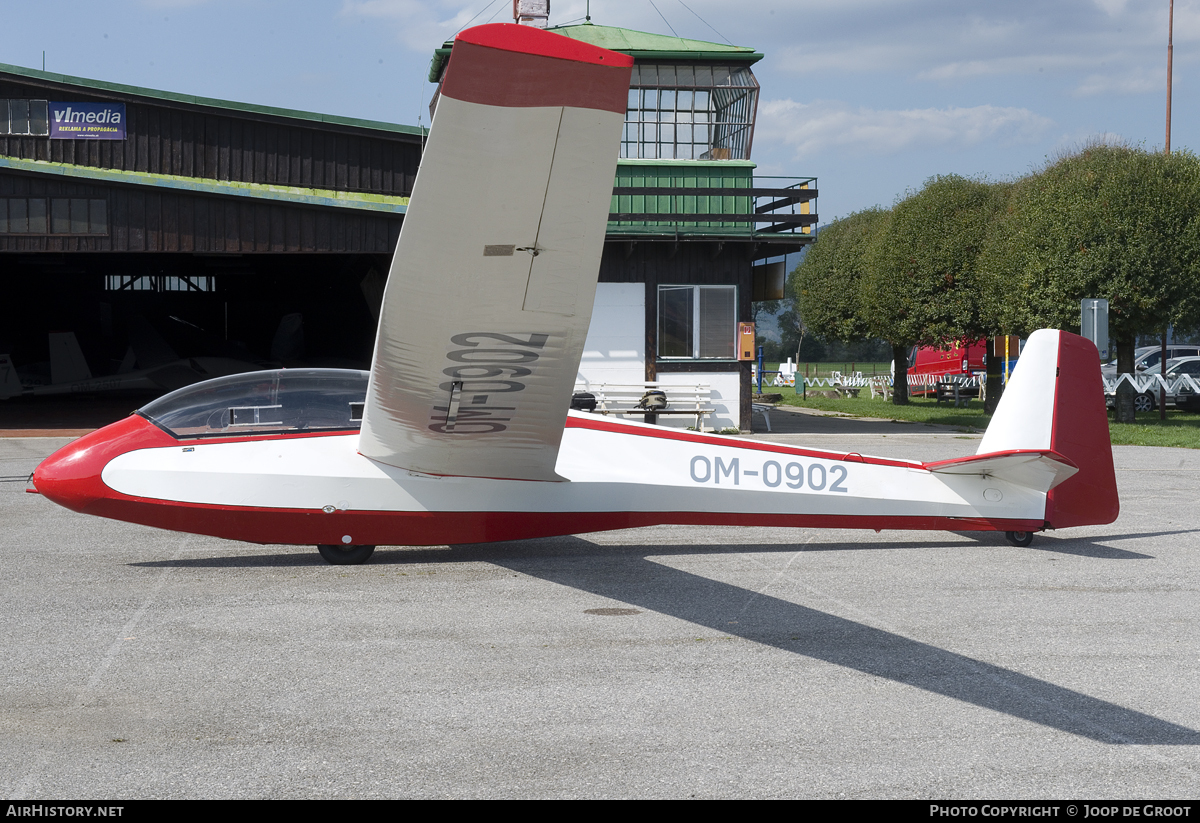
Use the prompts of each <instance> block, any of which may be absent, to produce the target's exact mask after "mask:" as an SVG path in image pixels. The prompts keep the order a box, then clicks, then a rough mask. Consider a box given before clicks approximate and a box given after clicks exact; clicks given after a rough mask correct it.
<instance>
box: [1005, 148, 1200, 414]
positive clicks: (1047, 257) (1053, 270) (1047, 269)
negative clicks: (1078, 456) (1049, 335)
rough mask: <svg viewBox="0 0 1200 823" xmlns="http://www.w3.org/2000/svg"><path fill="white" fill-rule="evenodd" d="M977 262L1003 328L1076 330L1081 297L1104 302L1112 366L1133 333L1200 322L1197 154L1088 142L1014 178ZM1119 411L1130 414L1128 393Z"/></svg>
mask: <svg viewBox="0 0 1200 823" xmlns="http://www.w3.org/2000/svg"><path fill="white" fill-rule="evenodd" d="M995 228H996V230H995V232H994V234H993V235H992V237H991V239H990V241H989V244H988V248H987V250H986V252H985V255H984V259H985V261H986V267H987V269H988V270H989V273H990V275H991V288H990V292H991V294H993V295H1001V296H1002V295H1003V294H1005V293H1008V294H1015V295H1019V297H1018V298H1014V299H1002V298H1001V299H998V300H995V301H994V305H995V310H996V312H995V316H996V320H997V322H998V324H999V325H1001V326H1003V327H1004V330H1005V331H1008V332H1011V333H1018V334H1026V333H1029V332H1031V331H1033V330H1034V329H1038V328H1042V327H1053V328H1065V329H1072V330H1075V331H1078V330H1079V300H1080V299H1081V298H1084V297H1102V298H1107V299H1108V301H1109V338H1110V339H1111V340H1112V341H1114V342H1115V343H1116V347H1117V362H1118V370H1119V371H1122V372H1127V371H1132V370H1133V349H1134V345H1135V342H1136V336H1137V334H1138V333H1140V332H1162V331H1165V330H1166V328H1167V327H1168V326H1170V325H1173V326H1176V327H1177V328H1181V329H1190V328H1194V327H1195V326H1196V325H1197V324H1198V321H1200V305H1198V300H1200V159H1197V157H1196V156H1195V155H1194V154H1191V153H1190V152H1186V151H1182V152H1176V153H1173V154H1170V155H1164V154H1157V153H1150V152H1146V151H1144V150H1142V149H1135V148H1130V147H1127V146H1109V145H1092V146H1088V147H1085V148H1084V149H1083V150H1081V151H1079V152H1077V153H1075V154H1071V155H1069V156H1066V157H1063V158H1060V159H1058V160H1057V161H1055V162H1053V163H1051V164H1050V165H1048V166H1047V167H1046V168H1045V169H1044V170H1043V171H1042V172H1040V173H1039V174H1036V175H1033V176H1031V177H1029V178H1026V179H1024V180H1022V181H1021V182H1020V183H1019V184H1018V185H1017V186H1016V188H1015V191H1014V192H1013V196H1012V198H1011V200H1010V206H1009V208H1008V210H1007V211H1006V213H1005V214H1004V216H1003V218H1002V219H1001V220H1000V221H998V222H997V224H996V227H995ZM1117 419H1118V420H1120V421H1122V422H1133V392H1132V390H1131V389H1129V388H1128V387H1127V386H1123V387H1122V390H1121V391H1120V392H1119V393H1118V404H1117Z"/></svg>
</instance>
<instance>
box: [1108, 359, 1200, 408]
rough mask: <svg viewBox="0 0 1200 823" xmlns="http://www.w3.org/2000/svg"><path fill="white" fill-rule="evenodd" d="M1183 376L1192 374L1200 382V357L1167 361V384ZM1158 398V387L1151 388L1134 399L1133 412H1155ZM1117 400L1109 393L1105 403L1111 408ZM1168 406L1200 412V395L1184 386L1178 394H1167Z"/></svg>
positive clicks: (1154, 371)
mask: <svg viewBox="0 0 1200 823" xmlns="http://www.w3.org/2000/svg"><path fill="white" fill-rule="evenodd" d="M1170 348H1184V349H1187V348H1191V349H1195V348H1196V347H1195V346H1177V347H1170V346H1168V349H1170ZM1154 365H1155V366H1157V365H1158V361H1157V360H1156V361H1155V363H1154ZM1146 371H1148V370H1147V369H1143V370H1142V372H1143V373H1145V372H1146ZM1156 372H1157V369H1155V370H1153V371H1151V372H1150V373H1151V374H1154V373H1156ZM1181 374H1190V375H1192V378H1193V379H1195V380H1197V382H1200V357H1198V356H1195V355H1190V356H1187V357H1177V358H1174V359H1171V360H1168V361H1167V383H1171V382H1172V381H1174V380H1175V378H1177V377H1179V375H1181ZM1158 396H1159V390H1158V388H1157V387H1156V388H1151V389H1149V390H1147V391H1144V392H1142V393H1141V394H1139V395H1137V396H1136V397H1134V398H1133V410H1134V411H1137V412H1148V411H1154V410H1155V409H1157V408H1158ZM1116 399H1117V398H1116V395H1115V394H1113V393H1111V392H1110V393H1107V394H1106V395H1105V401H1106V402H1107V403H1108V406H1109V407H1110V408H1111V407H1112V406H1114V405H1115V404H1116ZM1167 405H1168V406H1172V405H1173V406H1175V408H1177V409H1186V410H1188V411H1200V395H1197V394H1196V393H1195V392H1193V391H1192V390H1191V389H1189V388H1188V387H1187V386H1184V387H1182V388H1181V389H1180V391H1179V393H1178V394H1167Z"/></svg>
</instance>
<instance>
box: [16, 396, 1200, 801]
mask: <svg viewBox="0 0 1200 823" xmlns="http://www.w3.org/2000/svg"><path fill="white" fill-rule="evenodd" d="M772 414H773V416H772V424H773V428H776V430H777V432H779V431H782V430H781V429H780V428H779V427H777V426H776V425H774V424H775V423H776V417H775V413H772ZM779 419H780V420H783V419H784V418H782V417H780V418H779ZM787 420H788V421H789V425H788V426H785V427H783V428H784V429H787V431H785V432H783V433H777V434H774V435H771V437H772V439H777V440H779V441H780V442H787V443H794V444H806V445H810V446H815V447H818V448H829V449H834V450H839V449H840V450H848V451H857V452H860V453H864V454H877V455H883V456H895V457H908V458H917V459H927V460H932V459H943V458H948V457H954V456H958V455H963V454H969V453H973V452H974V451H975V449H976V448H977V447H978V436H977V435H970V434H965V433H961V432H955V431H953V430H935V429H931V428H930V427H920V426H911V425H910V426H904V425H898V424H891V423H888V424H882V427H881V426H879V425H877V426H870V425H865V424H864V423H863V422H862V421H859V423H851V422H850V421H845V422H844V425H843V428H841V429H840V430H839V429H838V428H837V425H838V424H837V423H836V421H834V422H830V421H828V420H822V421H816V420H804V419H799V420H795V419H792V418H787ZM822 426H827V427H832V428H830V429H829V430H826V429H822V428H821V427H822ZM880 429H881V430H880ZM756 436H757V437H764V436H765V435H756ZM65 442H67V440H66V438H48V437H23V438H9V439H0V544H2V551H3V557H4V565H5V574H4V576H3V578H2V581H0V636H2V638H3V640H2V641H0V642H2V646H0V648H2V649H3V656H4V665H3V679H2V686H0V689H2V692H0V734H2V735H3V740H4V745H3V746H0V794H2V795H3V796H4V797H6V798H9V799H12V800H17V799H23V798H30V799H36V798H59V799H62V798H80V799H83V798H87V799H107V798H112V799H132V798H191V797H204V798H396V797H445V798H475V797H479V798H485V797H486V798H494V797H505V798H507V797H513V798H517V797H537V798H542V797H545V798H551V797H553V798H584V797H588V798H590V797H605V798H612V797H663V798H681V797H682V798H687V797H728V798H740V797H764V798H765V797H772V798H773V797H780V798H843V797H845V798H884V797H898V798H947V799H950V798H1037V799H1042V798H1059V799H1076V798H1194V797H1196V796H1198V795H1200V654H1198V652H1200V629H1198V627H1197V620H1196V614H1197V611H1198V606H1200V510H1198V509H1200V507H1197V505H1196V489H1197V480H1198V479H1200V452H1195V451H1189V450H1182V449H1158V448H1138V447H1126V446H1123V447H1118V448H1116V449H1115V450H1114V451H1115V455H1116V462H1117V467H1118V471H1117V478H1118V484H1119V486H1120V491H1121V504H1122V514H1121V517H1120V518H1119V519H1118V520H1117V522H1116V523H1114V524H1112V525H1110V526H1103V527H1090V528H1081V529H1073V530H1065V531H1062V532H1056V533H1050V534H1046V535H1039V536H1038V537H1037V538H1036V539H1035V541H1034V543H1033V545H1032V546H1030V547H1028V548H1023V549H1019V548H1013V547H1011V546H1009V545H1008V544H1007V543H1006V542H1005V541H1004V538H1003V536H1002V535H994V534H984V535H980V534H950V533H944V532H894V531H885V532H882V533H875V532H873V531H866V532H857V531H833V530H816V529H813V530H802V529H771V528H740V529H739V528H701V527H675V526H663V527H656V528H646V529H636V530H628V531H619V532H607V533H599V534H585V535H578V536H574V537H565V538H554V539H544V540H531V541H521V542H511V543H502V544H492V545H475V546H455V547H437V548H403V547H394V548H389V547H381V548H380V549H379V550H377V551H376V553H375V555H374V557H373V558H372V561H371V562H370V563H369V564H367V565H364V566H357V567H334V566H328V565H326V564H325V563H324V562H323V561H321V559H320V558H319V556H318V555H317V553H316V551H315V550H314V549H311V548H296V547H270V546H258V545H251V544H244V543H234V542H227V541H222V540H217V539H214V538H206V537H197V536H188V535H181V534H175V533H170V532H162V531H156V530H153V529H149V528H145V527H141V526H134V525H129V524H124V523H118V522H114V521H107V520H100V519H96V518H89V517H85V516H82V515H77V514H74V513H72V512H69V511H67V510H65V509H61V508H58V507H56V506H55V505H53V504H52V503H50V502H49V501H47V500H46V499H44V498H42V497H40V496H39V495H34V494H26V493H25V485H26V484H25V480H24V478H25V477H26V476H27V475H28V474H29V472H30V471H32V469H33V467H34V466H35V465H36V463H37V462H38V461H39V460H40V459H41V458H42V457H44V456H46V455H48V454H49V453H50V452H51V451H53V450H54V449H55V448H56V447H57V446H58V445H61V444H62V443H65Z"/></svg>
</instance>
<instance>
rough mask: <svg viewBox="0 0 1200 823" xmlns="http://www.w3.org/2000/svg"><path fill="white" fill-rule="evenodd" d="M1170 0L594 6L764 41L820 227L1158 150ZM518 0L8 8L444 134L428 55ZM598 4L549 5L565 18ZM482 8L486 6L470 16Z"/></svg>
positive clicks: (58, 32)
mask: <svg viewBox="0 0 1200 823" xmlns="http://www.w3.org/2000/svg"><path fill="white" fill-rule="evenodd" d="M1167 9H1168V0H1055V2H1045V0H1008V2H1004V3H996V2H977V0H953V1H951V0H840V2H837V3H831V2H829V0H790V1H789V0H744V2H741V3H730V2H728V0H653V2H651V0H591V4H590V10H591V16H592V22H593V23H596V24H599V25H611V26H620V27H624V28H632V29H639V30H642V31H651V32H656V33H660V34H671V33H675V34H677V35H678V36H680V37H686V38H693V39H698V40H710V41H714V42H731V43H733V44H735V45H739V46H750V47H753V48H754V49H755V50H757V51H759V52H761V53H763V54H765V55H766V56H765V58H764V59H763V60H762V61H760V62H759V63H758V64H756V65H755V66H754V72H755V75H756V76H757V77H758V80H759V82H760V84H761V86H762V93H761V98H760V100H759V104H758V118H757V127H756V131H755V135H754V149H753V156H752V159H753V160H754V161H755V162H757V163H758V164H759V169H758V173H760V174H763V175H781V176H803V177H816V178H818V188H819V191H820V198H819V201H818V213H819V215H820V218H821V222H822V223H826V222H829V221H830V220H833V219H835V218H837V217H841V216H845V215H846V214H849V213H851V212H854V211H858V210H860V209H864V208H870V207H872V206H876V205H880V206H884V207H888V206H891V205H892V204H893V203H894V202H895V201H896V200H897V199H898V198H900V197H903V196H904V194H905V192H907V191H912V190H916V189H919V188H920V187H921V186H922V185H923V183H924V182H925V181H926V180H928V179H929V178H930V177H932V176H934V175H938V174H961V175H965V176H972V177H985V178H987V179H991V180H1004V179H1012V178H1016V177H1020V176H1023V175H1026V174H1029V173H1031V172H1033V171H1036V170H1038V169H1039V168H1041V167H1043V166H1044V165H1045V163H1046V162H1047V160H1052V159H1053V158H1055V157H1058V156H1061V155H1062V154H1064V153H1069V152H1071V151H1073V150H1075V149H1078V148H1079V147H1080V146H1082V145H1084V144H1086V143H1087V142H1089V141H1092V140H1096V139H1103V140H1108V141H1113V140H1120V141H1124V142H1126V143H1129V144H1131V145H1135V146H1137V145H1140V146H1143V147H1145V148H1147V149H1161V148H1162V147H1163V144H1164V139H1165V117H1166V115H1165V110H1166V51H1167V48H1166V47H1167ZM511 10H512V2H511V0H471V2H458V0H424V1H423V2H418V0H307V1H306V0H288V1H287V2H284V0H106V2H104V3H82V2H77V1H76V2H64V1H63V0H41V2H39V3H29V2H27V1H26V0H0V13H2V15H3V19H4V20H5V37H4V38H2V44H0V62H4V63H10V64H15V65H18V66H26V67H30V68H41V67H42V59H43V51H44V52H45V67H46V69H47V70H48V71H52V72H59V73H62V74H69V75H74V76H79V77H87V78H92V79H98V80H106V81H111V82H117V83H127V84H131V85H137V86H145V87H149V88H155V89H163V90H168V91H174V92H181V93H186V94H196V95H201V96H205V97H215V98H220V99H225V100H234V101H239V102H247V103H257V104H263V105H271V106H280V107H283V108H292V109H301V110H305V111H313V112H321V113H327V114H338V115H345V116H350V117H361V118H367V119H371V120H383V121H388V122H393V123H403V124H407V125H417V124H418V122H420V123H421V124H423V125H428V122H429V114H428V104H429V99H430V96H431V94H432V91H433V87H432V85H431V84H430V83H428V82H427V80H426V76H427V73H428V67H429V61H430V58H431V56H432V53H433V50H434V49H435V48H436V47H437V46H439V45H440V44H441V43H442V42H443V41H444V40H447V39H449V38H450V37H452V36H453V35H454V34H455V32H456V31H458V30H459V29H460V28H462V27H464V26H466V25H468V24H475V25H477V24H479V23H483V22H487V21H488V20H491V21H492V22H511ZM585 13H587V8H586V2H585V0H551V24H565V23H570V22H575V21H579V22H582V18H583V17H584V15H585ZM472 18H474V20H473V23H472ZM1198 65H1200V0H1176V3H1175V28H1174V101H1173V128H1172V136H1171V147H1172V150H1181V149H1193V148H1194V149H1197V150H1200V107H1197V105H1196V95H1197V89H1198V86H1200V83H1198V82H1197V80H1198V74H1200V72H1198Z"/></svg>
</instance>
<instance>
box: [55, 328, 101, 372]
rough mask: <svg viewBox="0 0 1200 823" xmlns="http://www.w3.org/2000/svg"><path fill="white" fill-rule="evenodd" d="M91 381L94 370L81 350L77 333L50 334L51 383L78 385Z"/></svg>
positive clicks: (60, 332)
mask: <svg viewBox="0 0 1200 823" xmlns="http://www.w3.org/2000/svg"><path fill="white" fill-rule="evenodd" d="M91 379H92V370H91V369H89V368H88V364H87V360H86V359H85V358H84V356H83V351H82V350H80V348H79V341H78V340H76V339H75V332H73V331H52V332H50V382H51V383H78V382H79V381H80V380H91Z"/></svg>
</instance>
